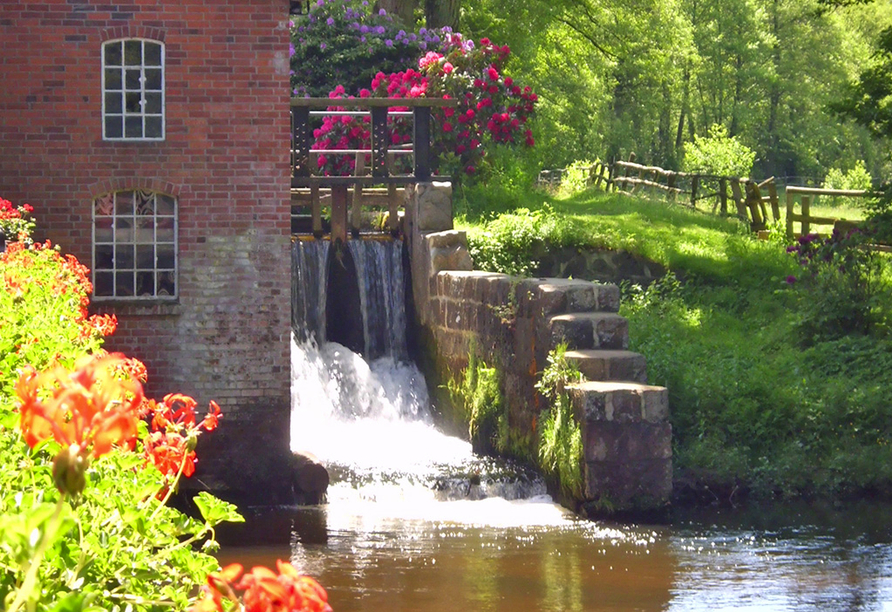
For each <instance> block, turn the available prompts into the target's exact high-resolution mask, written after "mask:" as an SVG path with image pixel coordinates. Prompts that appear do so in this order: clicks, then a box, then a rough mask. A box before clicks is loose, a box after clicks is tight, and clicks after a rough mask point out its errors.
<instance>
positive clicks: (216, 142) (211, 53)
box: [0, 0, 290, 497]
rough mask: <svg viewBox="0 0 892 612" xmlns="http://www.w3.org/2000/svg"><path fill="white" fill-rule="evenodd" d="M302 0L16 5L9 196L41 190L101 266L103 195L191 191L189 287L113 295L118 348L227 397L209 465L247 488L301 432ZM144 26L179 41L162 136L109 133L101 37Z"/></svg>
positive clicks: (160, 378) (40, 216)
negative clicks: (292, 236)
mask: <svg viewBox="0 0 892 612" xmlns="http://www.w3.org/2000/svg"><path fill="white" fill-rule="evenodd" d="M288 5H289V3H288V1H287V0H214V1H213V2H211V1H208V0H177V1H175V2H174V1H164V2H160V1H158V0H131V1H130V2H111V1H110V0H101V1H100V0H82V1H78V0H44V1H41V2H33V1H31V0H27V1H26V0H3V1H2V3H0V40H2V41H3V42H2V52H0V78H2V85H0V195H2V196H3V197H4V198H6V199H9V200H12V201H13V202H14V203H17V204H21V203H25V202H29V203H31V204H33V205H34V207H35V216H36V218H37V221H38V226H39V229H38V236H39V237H41V238H43V237H46V238H49V239H51V240H52V241H53V242H54V243H57V244H59V245H61V247H62V249H63V250H64V251H65V252H70V253H73V254H75V255H76V256H77V257H78V258H79V259H80V260H81V261H83V262H85V263H87V264H88V265H92V254H91V201H92V199H93V198H94V197H95V196H97V195H99V194H102V193H105V192H108V191H110V190H112V189H115V188H120V189H131V188H142V189H146V188H148V189H154V190H159V191H163V192H166V193H170V194H172V195H175V196H177V198H178V206H179V236H178V239H179V299H178V302H177V303H176V304H151V305H120V304H118V305H115V306H114V307H113V310H114V311H115V312H117V313H118V318H119V327H118V331H117V333H116V334H115V336H113V338H112V339H110V341H109V342H108V344H107V346H108V348H109V349H111V350H121V351H124V352H126V353H127V354H130V355H133V356H136V357H139V358H141V359H143V360H144V361H145V362H146V364H147V365H148V367H149V375H150V384H149V392H150V393H151V394H152V395H154V396H160V395H163V394H164V393H167V392H170V391H174V390H176V391H180V392H183V393H187V394H191V395H194V396H195V397H196V399H198V400H199V402H200V403H201V404H205V405H206V403H207V401H208V400H210V399H215V400H217V401H218V402H219V403H220V404H221V406H223V409H224V411H225V412H226V413H227V414H226V417H225V418H226V421H224V422H228V423H229V426H228V427H226V428H225V430H224V431H223V432H222V433H221V434H220V435H217V434H214V435H213V436H212V438H217V440H219V442H218V443H216V444H214V443H213V442H211V441H209V442H210V444H211V446H210V448H208V449H207V453H206V457H207V458H206V460H204V461H201V462H200V468H204V469H203V470H202V471H200V473H199V474H198V476H202V473H201V472H203V478H202V479H203V481H204V482H205V483H206V484H209V485H211V486H214V487H217V488H222V489H223V490H228V491H231V492H232V496H233V497H235V496H236V495H237V494H239V493H242V492H244V490H245V489H246V488H247V489H250V488H252V487H253V486H254V481H255V480H256V479H257V478H261V479H263V478H267V479H273V480H275V481H276V482H277V481H278V478H275V477H274V476H272V475H271V474H272V471H273V468H275V467H276V466H277V461H278V456H279V455H280V454H281V453H283V452H285V451H287V444H288V435H287V434H288V419H289V416H290V390H289V387H290V380H289V379H290V376H289V370H290V368H289V363H290V356H289V352H290V340H289V339H290V323H289V321H290V303H289V296H290V289H289V285H290V258H289V248H290V240H289V232H290V227H289V167H288V164H289V153H288V142H289V118H288V100H289V82H288V81H289V76H288V70H289V66H288ZM129 37H139V38H149V39H153V40H157V41H161V42H163V43H164V45H165V50H166V51H165V53H166V61H165V97H166V99H165V105H166V106H165V108H166V117H165V122H166V139H165V140H164V141H163V142H140V143H123V142H104V141H103V140H102V125H101V109H102V92H101V75H100V71H101V55H100V53H101V45H102V43H103V42H104V41H106V40H112V39H117V38H129ZM103 309H105V310H108V307H105V306H103ZM252 436H253V437H257V438H258V439H256V440H254V438H253V437H252ZM245 455H247V456H248V457H244V456H245ZM254 455H256V456H254ZM252 456H253V460H254V463H256V465H255V466H254V467H251V468H250V469H248V468H246V467H245V465H241V466H239V467H238V468H237V469H234V468H235V465H236V464H237V463H239V462H241V461H243V460H244V459H252ZM249 496H250V495H249Z"/></svg>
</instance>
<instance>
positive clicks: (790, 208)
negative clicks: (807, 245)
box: [786, 189, 795, 240]
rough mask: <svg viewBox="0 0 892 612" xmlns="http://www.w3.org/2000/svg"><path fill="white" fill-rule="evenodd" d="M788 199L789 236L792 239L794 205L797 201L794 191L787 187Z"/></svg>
mask: <svg viewBox="0 0 892 612" xmlns="http://www.w3.org/2000/svg"><path fill="white" fill-rule="evenodd" d="M786 200H787V238H789V239H790V240H792V239H793V206H794V204H795V202H794V201H793V192H792V191H790V190H789V189H787V192H786Z"/></svg>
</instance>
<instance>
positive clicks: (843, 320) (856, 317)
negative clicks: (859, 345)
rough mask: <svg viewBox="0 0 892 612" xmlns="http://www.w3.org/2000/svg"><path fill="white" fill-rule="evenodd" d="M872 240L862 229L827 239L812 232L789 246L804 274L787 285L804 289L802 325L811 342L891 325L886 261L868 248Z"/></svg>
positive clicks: (802, 294)
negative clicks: (885, 270) (884, 279)
mask: <svg viewBox="0 0 892 612" xmlns="http://www.w3.org/2000/svg"><path fill="white" fill-rule="evenodd" d="M868 242H869V241H868V236H867V235H866V234H865V233H864V232H863V231H861V230H857V229H856V230H852V231H850V232H847V233H843V232H840V231H839V230H837V229H834V230H833V233H832V234H831V235H830V236H829V237H827V238H823V237H820V236H818V235H817V234H808V235H806V236H802V237H801V238H799V239H798V240H797V242H796V244H794V245H792V246H789V247H787V252H788V253H790V254H791V255H793V256H794V257H796V258H797V259H798V260H799V265H800V266H801V268H802V273H801V274H800V275H799V276H798V277H797V276H789V277H787V283H788V284H790V285H793V286H794V287H796V288H797V289H798V290H799V292H800V297H801V299H800V300H799V315H800V320H799V325H798V327H799V330H800V332H801V333H802V335H803V341H804V342H805V343H806V344H811V343H813V342H817V341H819V340H833V339H836V338H841V337H844V336H846V335H848V334H853V333H855V334H868V333H872V332H874V331H877V330H878V329H882V328H883V327H884V326H885V319H886V318H887V307H886V304H887V303H888V297H889V296H888V295H886V293H887V289H886V288H885V284H884V283H883V280H882V279H883V272H884V262H885V260H884V259H883V258H882V257H881V256H880V255H879V254H878V253H876V252H875V251H873V250H870V249H868V248H865V247H866V246H867V243H868Z"/></svg>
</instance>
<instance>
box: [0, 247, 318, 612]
mask: <svg viewBox="0 0 892 612" xmlns="http://www.w3.org/2000/svg"><path fill="white" fill-rule="evenodd" d="M87 274H88V270H87V269H86V268H85V267H84V266H83V265H81V264H80V263H79V262H78V261H77V260H76V259H75V258H73V257H71V256H62V255H61V254H60V253H59V252H58V250H56V249H53V248H51V247H50V246H49V244H34V245H30V246H29V245H26V244H24V243H22V242H13V243H10V244H9V245H8V247H7V249H6V251H5V252H3V253H2V254H0V283H2V284H3V289H2V290H0V602H2V603H0V609H3V610H6V611H7V612H20V611H21V610H29V611H31V610H55V611H59V612H61V611H69V610H70V611H74V610H83V611H87V610H132V611H148V610H152V611H155V610H168V609H175V610H185V609H188V608H189V607H190V606H192V605H194V604H196V603H197V602H198V601H199V600H200V593H199V587H200V585H201V584H203V583H205V581H206V579H207V577H208V575H209V574H211V575H213V573H214V572H215V571H216V570H218V568H219V565H218V563H217V561H216V559H214V557H212V556H210V555H209V554H206V552H205V551H207V552H211V551H213V550H214V549H215V548H216V547H217V544H216V542H215V541H214V528H215V527H216V526H217V525H218V524H220V523H222V522H225V521H230V522H231V521H241V520H243V519H242V518H241V516H240V515H239V514H238V513H237V512H236V509H235V507H234V506H232V505H231V504H228V503H226V502H223V501H221V500H219V499H217V498H215V497H213V496H212V495H210V494H208V493H204V492H202V493H199V494H198V495H197V496H196V497H195V498H193V502H194V503H195V506H196V507H197V508H198V510H199V512H200V514H201V519H200V520H197V519H192V518H190V517H188V516H185V515H183V514H182V513H181V512H179V511H177V510H175V509H173V508H171V507H169V506H168V505H167V502H168V500H169V498H170V495H171V494H172V492H173V491H175V490H176V488H177V485H178V483H179V482H180V479H181V478H183V477H188V475H189V474H191V473H192V472H193V471H194V469H195V461H196V460H197V459H196V456H195V451H194V449H195V444H196V441H197V437H198V436H199V435H200V434H201V432H202V431H201V430H204V431H211V430H213V429H214V428H215V427H216V426H217V423H218V421H219V419H220V418H221V414H220V408H219V407H218V406H217V405H216V404H215V403H214V402H211V403H210V408H209V410H208V412H207V414H206V415H205V416H203V417H202V418H201V419H198V418H196V415H195V408H196V402H195V401H194V400H193V399H192V398H190V397H188V396H185V395H181V394H170V395H167V396H166V397H165V398H164V399H163V400H162V401H161V402H156V401H154V400H148V399H146V398H145V396H144V392H143V387H142V383H144V382H145V381H146V369H145V366H144V365H143V364H142V363H140V362H139V361H137V360H135V359H128V358H126V357H124V356H123V355H118V354H111V355H110V354H107V353H106V352H105V351H103V350H102V349H101V348H100V347H101V343H102V337H103V336H104V335H108V334H110V333H112V332H113V331H114V328H115V323H116V321H115V319H114V317H109V316H93V317H89V316H87V311H86V308H87V306H88V303H89V300H88V296H89V294H90V292H91V287H90V283H89V280H87ZM198 547H200V548H201V551H199V550H198ZM292 569H293V568H292ZM295 573H296V572H295ZM252 575H260V572H259V571H258V570H257V569H255V570H254V572H252ZM245 580H247V578H246V579H245ZM308 580H309V579H306V578H305V577H304V579H303V580H295V581H293V582H294V585H293V586H294V589H300V592H301V593H303V592H305V591H307V590H308V589H309V586H308V585H310V586H312V585H315V583H309V582H308ZM243 582H244V580H243ZM245 584H246V585H247V586H250V585H248V584H247V582H246V583H245ZM315 586H316V587H318V585H315ZM258 588H259V589H260V591H261V592H265V590H266V583H265V582H264V583H263V584H260V585H259V586H258V587H256V588H254V591H251V592H252V593H253V592H256V591H257V589H258ZM313 592H314V593H317V595H316V599H319V600H324V591H322V589H321V587H318V592H317V591H315V590H314V591H313ZM319 592H321V594H319ZM247 595H248V591H246V593H245V597H246V601H245V603H246V608H245V609H251V610H271V609H273V608H272V607H271V606H272V604H273V603H275V602H276V601H278V600H273V599H270V598H268V599H267V600H263V599H262V598H255V599H256V600H257V601H258V602H259V604H258V605H253V607H251V606H248V598H247ZM289 601H293V602H300V601H306V602H309V603H308V604H307V605H306V606H305V607H303V608H287V609H305V610H317V609H320V610H324V609H325V608H324V607H321V608H320V607H318V606H315V604H314V603H313V601H315V600H312V599H311V598H310V597H309V596H307V597H305V598H304V599H303V600H301V599H299V598H298V597H297V596H296V595H295V596H294V597H291V599H290V600H289ZM265 602H269V604H270V605H269V606H267V605H266V603H265ZM264 606H266V607H264ZM314 606H315V607H314ZM275 609H277V610H279V609H285V608H282V607H277V608H275Z"/></svg>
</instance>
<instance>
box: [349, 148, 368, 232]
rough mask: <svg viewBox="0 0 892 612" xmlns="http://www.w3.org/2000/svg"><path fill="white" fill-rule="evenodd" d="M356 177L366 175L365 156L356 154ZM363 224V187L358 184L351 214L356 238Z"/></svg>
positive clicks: (354, 192)
mask: <svg viewBox="0 0 892 612" xmlns="http://www.w3.org/2000/svg"><path fill="white" fill-rule="evenodd" d="M353 173H354V174H355V175H356V176H362V175H363V174H364V173H365V155H364V154H362V153H357V154H356V166H355V169H354V171H353ZM361 224H362V185H360V184H359V183H356V184H355V185H354V186H353V210H352V211H351V212H350V233H351V234H352V235H353V237H354V238H356V237H357V236H359V228H360V225H361Z"/></svg>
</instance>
